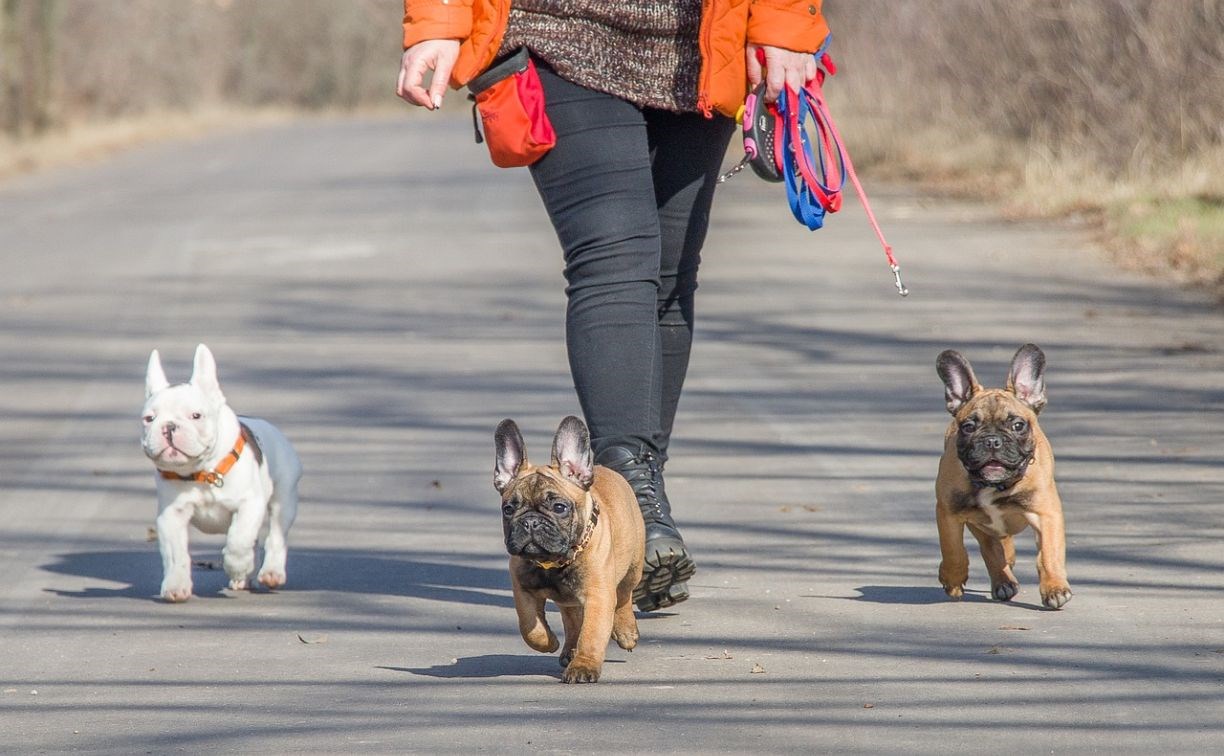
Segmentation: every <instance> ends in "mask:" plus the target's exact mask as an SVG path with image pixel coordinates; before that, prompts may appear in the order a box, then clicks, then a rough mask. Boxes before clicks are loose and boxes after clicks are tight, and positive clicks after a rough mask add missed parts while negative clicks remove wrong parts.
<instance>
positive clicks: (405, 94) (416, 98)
mask: <svg viewBox="0 0 1224 756" xmlns="http://www.w3.org/2000/svg"><path fill="white" fill-rule="evenodd" d="M427 68H428V65H427V63H426V62H425V58H424V57H422V56H419V55H412V56H405V57H404V66H403V69H402V70H401V71H400V79H401V80H402V85H401V87H400V89H401V90H402V91H401V92H400V97H402V98H404V100H406V101H408V102H409V103H411V104H413V105H420V106H421V107H423V108H432V107H433V103H432V102H431V100H430V97H429V92H427V91H425V88H424V87H423V86H421V85H422V83H423V82H424V81H425V71H426V69H427Z"/></svg>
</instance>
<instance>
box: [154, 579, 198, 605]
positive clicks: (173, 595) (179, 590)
mask: <svg viewBox="0 0 1224 756" xmlns="http://www.w3.org/2000/svg"><path fill="white" fill-rule="evenodd" d="M161 598H162V601H165V602H166V603H169V604H181V603H183V602H184V601H186V600H187V599H189V598H191V584H190V583H188V584H187V585H175V586H167V585H163V586H162V589H161Z"/></svg>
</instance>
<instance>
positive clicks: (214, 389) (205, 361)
mask: <svg viewBox="0 0 1224 756" xmlns="http://www.w3.org/2000/svg"><path fill="white" fill-rule="evenodd" d="M191 385H193V386H195V387H196V388H198V389H200V390H201V391H203V392H204V393H205V394H206V395H208V396H211V397H214V398H215V399H216V400H217V401H218V402H224V401H225V395H224V394H222V393H221V382H220V381H219V380H217V361H216V360H215V359H214V358H213V354H212V352H211V351H209V349H208V347H206V346H204V345H203V344H200V345H199V346H197V347H196V352H195V364H194V366H193V367H192V370H191Z"/></svg>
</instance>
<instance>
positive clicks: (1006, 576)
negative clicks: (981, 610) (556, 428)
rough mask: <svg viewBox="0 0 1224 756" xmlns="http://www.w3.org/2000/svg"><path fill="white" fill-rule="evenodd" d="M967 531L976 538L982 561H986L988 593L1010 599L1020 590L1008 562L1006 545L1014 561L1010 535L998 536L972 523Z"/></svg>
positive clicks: (1004, 599) (1014, 550)
mask: <svg viewBox="0 0 1224 756" xmlns="http://www.w3.org/2000/svg"><path fill="white" fill-rule="evenodd" d="M969 532H970V533H973V537H974V538H976V539H977V542H978V546H979V547H980V548H981V550H982V561H983V562H985V563H986V572H987V573H989V574H990V593H991V595H993V596H994V597H995V598H997V599H998V600H999V601H1011V600H1012V597H1014V596H1015V595H1016V592H1017V591H1019V590H1020V586H1019V584H1018V583H1017V582H1016V575H1015V573H1013V572H1012V569H1011V566H1010V565H1009V564H1008V556H1007V552H1008V547H1009V546H1010V547H1011V559H1012V561H1015V558H1016V545H1015V543H1014V542H1013V541H1012V539H1011V536H1004V537H1003V538H999V537H998V536H996V535H994V534H992V533H988V532H986V531H985V530H982V529H981V528H979V527H976V526H974V525H970V526H969Z"/></svg>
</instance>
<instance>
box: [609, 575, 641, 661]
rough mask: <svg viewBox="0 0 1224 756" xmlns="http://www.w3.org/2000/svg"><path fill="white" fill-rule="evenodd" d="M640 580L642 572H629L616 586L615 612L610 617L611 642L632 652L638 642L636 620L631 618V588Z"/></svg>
mask: <svg viewBox="0 0 1224 756" xmlns="http://www.w3.org/2000/svg"><path fill="white" fill-rule="evenodd" d="M641 579H642V571H641V570H637V571H636V572H635V571H633V570H630V574H629V575H626V576H625V579H624V580H622V581H621V583H620V585H618V586H616V612H615V614H614V615H613V617H612V640H614V641H616V645H618V646H620V647H621V648H623V649H625V650H626V651H632V650H633V649H634V647H635V646H637V642H638V626H637V618H636V617H634V616H633V587H634V586H635V585H637V584H638V582H639V581H640V580H641Z"/></svg>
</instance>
